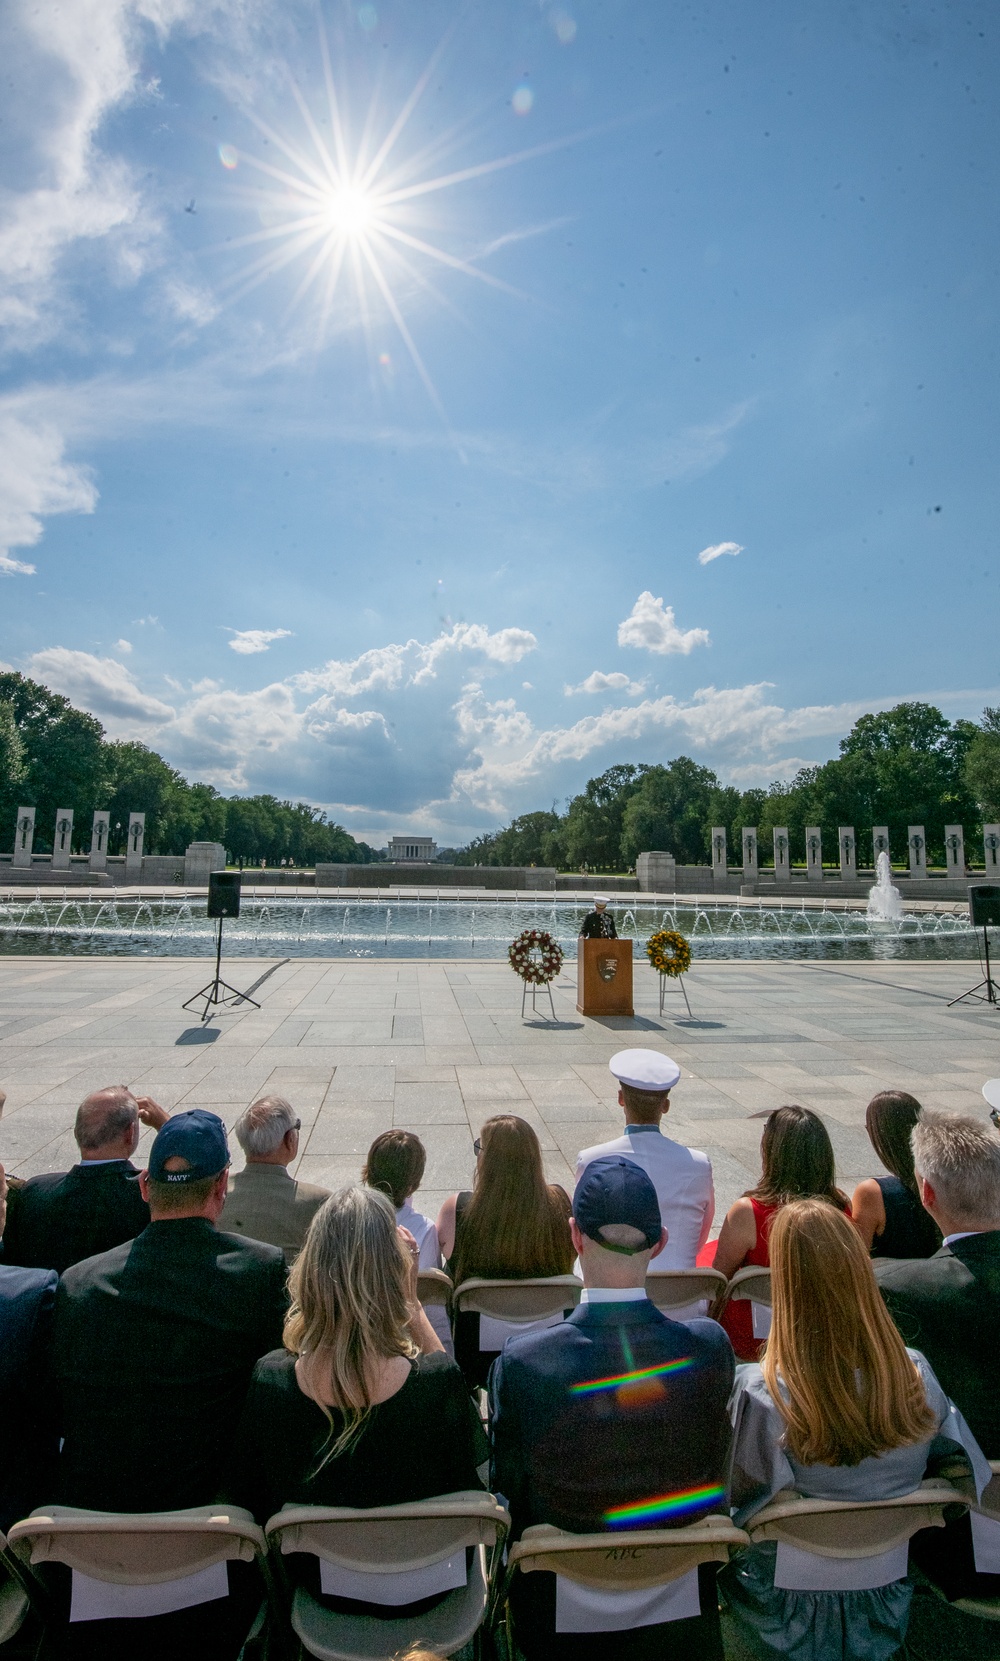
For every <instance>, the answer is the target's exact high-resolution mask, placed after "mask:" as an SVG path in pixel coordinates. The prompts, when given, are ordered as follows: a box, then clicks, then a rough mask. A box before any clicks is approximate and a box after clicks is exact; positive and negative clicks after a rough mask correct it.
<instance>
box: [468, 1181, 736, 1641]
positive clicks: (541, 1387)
mask: <svg viewBox="0 0 1000 1661" xmlns="http://www.w3.org/2000/svg"><path fill="white" fill-rule="evenodd" d="M570 1231H571V1234H572V1237H573V1244H574V1246H575V1247H576V1251H577V1254H578V1256H579V1259H580V1267H581V1270H582V1273H583V1280H584V1289H583V1292H582V1294H581V1299H580V1304H579V1307H578V1308H577V1309H575V1310H574V1311H573V1313H572V1314H571V1315H570V1316H569V1317H568V1318H567V1319H566V1320H565V1321H564V1322H562V1324H561V1325H559V1326H555V1327H549V1328H547V1329H545V1330H542V1331H535V1332H531V1333H527V1334H525V1335H523V1336H519V1337H514V1338H510V1339H508V1341H507V1343H506V1344H505V1346H504V1348H503V1351H502V1353H501V1355H500V1357H499V1359H498V1360H497V1361H496V1363H495V1364H494V1368H493V1372H492V1375H491V1379H490V1398H491V1406H492V1436H493V1483H492V1486H493V1488H494V1491H495V1492H497V1493H500V1494H503V1496H504V1501H505V1503H506V1504H507V1506H508V1508H509V1510H510V1513H511V1518H512V1523H513V1528H512V1537H513V1538H514V1539H515V1540H516V1539H518V1538H519V1537H520V1535H521V1534H522V1533H523V1531H524V1529H525V1528H528V1527H530V1526H532V1525H533V1524H535V1523H552V1524H555V1526H556V1527H558V1528H564V1529H569V1530H571V1531H573V1532H574V1533H591V1532H593V1531H595V1530H603V1529H608V1530H609V1531H612V1533H613V1535H614V1537H615V1538H617V1537H618V1534H619V1531H623V1532H624V1531H627V1530H628V1529H630V1528H669V1527H674V1526H682V1525H683V1524H685V1523H689V1522H693V1521H695V1520H696V1519H697V1518H698V1517H699V1516H702V1515H704V1514H705V1513H707V1512H709V1511H723V1512H724V1511H725V1509H726V1469H727V1463H728V1454H729V1440H730V1424H729V1417H728V1413H727V1404H728V1400H729V1394H730V1390H731V1388H732V1383H733V1375H734V1371H735V1363H734V1360H733V1352H732V1349H731V1347H730V1343H729V1339H728V1338H727V1337H726V1334H725V1333H724V1332H723V1330H722V1328H721V1327H720V1326H718V1325H717V1324H716V1322H714V1321H706V1320H694V1321H689V1322H684V1323H682V1322H679V1321H672V1320H670V1319H668V1317H667V1316H666V1315H663V1314H662V1313H661V1312H660V1311H659V1310H658V1309H657V1308H656V1307H655V1306H654V1305H653V1304H652V1303H651V1302H650V1301H649V1299H648V1298H647V1296H646V1291H645V1282H646V1274H647V1271H648V1269H649V1265H650V1262H651V1261H652V1260H653V1259H655V1258H656V1256H657V1254H658V1253H659V1252H660V1251H662V1249H663V1245H664V1243H665V1239H666V1234H665V1231H664V1230H663V1229H662V1227H661V1225H660V1207H659V1202H658V1200H657V1196H656V1189H655V1188H654V1186H653V1184H652V1182H651V1181H650V1178H649V1177H648V1176H647V1175H646V1173H645V1171H643V1170H641V1169H640V1167H639V1166H638V1165H636V1164H634V1163H633V1162H632V1161H631V1160H629V1159H627V1158H625V1157H623V1156H622V1155H621V1154H618V1155H613V1156H611V1157H608V1158H604V1159H595V1160H593V1161H592V1162H591V1163H590V1164H589V1165H588V1166H587V1168H586V1170H585V1171H584V1172H583V1175H582V1176H581V1178H580V1180H579V1182H578V1183H577V1185H576V1191H575V1193H574V1196H573V1217H572V1220H571V1222H570ZM512 1601H513V1609H514V1621H515V1632H516V1638H517V1642H518V1645H519V1647H520V1649H521V1650H522V1651H523V1652H524V1654H525V1656H526V1657H527V1658H528V1661H613V1658H615V1657H617V1656H619V1655H623V1656H624V1655H626V1654H627V1656H628V1658H629V1661H647V1658H650V1661H651V1658H652V1657H654V1656H655V1657H656V1658H657V1661H670V1658H671V1657H674V1656H677V1657H685V1658H687V1657H690V1656H691V1655H697V1656H699V1657H710V1658H718V1661H721V1657H722V1643H721V1637H720V1633H719V1622H718V1608H717V1598H716V1592H715V1572H714V1565H710V1566H708V1567H707V1569H705V1570H703V1571H699V1570H697V1569H692V1570H691V1571H690V1572H689V1573H688V1574H687V1575H683V1576H681V1578H680V1579H679V1580H677V1581H675V1582H674V1583H673V1584H672V1585H671V1586H669V1587H666V1588H657V1589H655V1590H653V1591H642V1592H608V1593H604V1592H600V1593H598V1592H593V1591H591V1590H589V1589H581V1588H579V1587H576V1586H574V1584H573V1583H572V1582H570V1581H568V1580H565V1579H563V1578H562V1577H561V1576H559V1575H554V1574H548V1573H544V1572H534V1573H532V1574H522V1575H517V1576H516V1577H515V1579H514V1582H513V1587H512Z"/></svg>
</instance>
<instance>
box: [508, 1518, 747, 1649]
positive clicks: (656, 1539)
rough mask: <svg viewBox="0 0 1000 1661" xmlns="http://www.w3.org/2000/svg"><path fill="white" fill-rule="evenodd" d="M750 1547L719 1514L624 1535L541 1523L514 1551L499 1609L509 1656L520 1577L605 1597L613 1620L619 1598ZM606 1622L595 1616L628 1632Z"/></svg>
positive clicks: (528, 1530)
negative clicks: (552, 1580) (549, 1577)
mask: <svg viewBox="0 0 1000 1661" xmlns="http://www.w3.org/2000/svg"><path fill="white" fill-rule="evenodd" d="M749 1543H750V1540H749V1535H747V1534H746V1533H745V1532H744V1530H743V1529H741V1528H737V1527H736V1525H735V1524H734V1523H732V1522H731V1521H730V1520H729V1518H728V1517H724V1516H720V1515H716V1514H714V1513H713V1514H710V1515H709V1516H707V1517H702V1518H701V1519H700V1520H699V1521H698V1522H694V1523H688V1524H687V1526H686V1527H684V1528H648V1529H628V1530H627V1531H626V1530H623V1531H622V1532H621V1533H600V1534H571V1533H568V1532H567V1531H566V1530H565V1529H561V1528H556V1527H554V1526H553V1525H552V1524H551V1523H537V1524H535V1525H534V1526H533V1527H531V1528H526V1529H525V1531H524V1533H523V1534H522V1536H521V1538H520V1540H518V1542H517V1543H516V1545H513V1546H512V1547H511V1548H510V1551H509V1554H508V1558H507V1573H506V1576H505V1577H504V1581H503V1584H502V1587H501V1588H500V1589H499V1591H498V1595H497V1597H496V1600H495V1603H494V1607H493V1612H492V1619H493V1623H494V1624H499V1622H500V1621H501V1620H504V1619H505V1620H506V1622H507V1640H508V1653H509V1654H510V1655H513V1654H515V1649H514V1638H515V1634H513V1633H512V1632H511V1611H510V1591H511V1585H512V1582H513V1580H514V1577H515V1575H517V1574H534V1573H536V1572H538V1571H539V1570H546V1571H548V1572H549V1573H551V1574H556V1575H558V1576H560V1577H561V1579H562V1580H564V1581H568V1582H570V1583H571V1585H572V1586H574V1587H581V1588H584V1589H585V1590H586V1591H587V1592H589V1593H592V1594H594V1593H596V1594H600V1595H602V1601H605V1602H606V1604H607V1609H608V1614H607V1615H605V1616H604V1619H605V1620H606V1621H609V1622H610V1620H612V1619H614V1614H613V1610H614V1602H615V1600H616V1598H617V1599H619V1600H622V1603H620V1605H619V1607H620V1608H621V1607H622V1606H623V1603H624V1600H625V1598H626V1595H627V1594H629V1593H632V1594H635V1593H641V1592H644V1591H645V1592H648V1591H652V1590H654V1589H657V1588H662V1589H667V1588H669V1587H671V1586H673V1585H675V1583H676V1582H678V1581H680V1580H681V1578H682V1577H683V1576H685V1575H689V1574H691V1573H692V1571H697V1569H698V1566H699V1564H701V1563H725V1562H728V1560H729V1557H730V1554H731V1553H732V1552H733V1551H737V1550H739V1548H740V1547H741V1546H746V1545H749ZM557 1609H558V1591H557ZM619 1618H620V1617H619ZM666 1618H669V1617H666ZM600 1619H601V1616H600V1615H597V1616H596V1617H595V1626H594V1630H595V1631H605V1630H609V1629H610V1630H625V1631H627V1630H628V1628H627V1627H625V1628H620V1627H619V1628H615V1627H610V1626H601V1625H598V1624H596V1622H597V1621H599V1620H600Z"/></svg>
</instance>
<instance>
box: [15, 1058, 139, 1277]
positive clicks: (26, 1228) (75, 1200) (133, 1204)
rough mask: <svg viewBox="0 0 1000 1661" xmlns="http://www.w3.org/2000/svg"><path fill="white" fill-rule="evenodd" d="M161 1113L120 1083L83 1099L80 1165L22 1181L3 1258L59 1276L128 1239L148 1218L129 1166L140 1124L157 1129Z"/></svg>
mask: <svg viewBox="0 0 1000 1661" xmlns="http://www.w3.org/2000/svg"><path fill="white" fill-rule="evenodd" d="M167 1117H168V1115H167V1113H166V1110H165V1109H164V1108H162V1107H160V1106H158V1105H157V1103H156V1102H154V1101H153V1100H152V1098H151V1097H149V1096H140V1097H138V1099H137V1098H136V1097H135V1096H133V1094H132V1092H131V1090H129V1089H128V1087H127V1086H126V1085H124V1084H114V1085H111V1086H110V1087H109V1088H108V1089H106V1090H95V1091H94V1093H93V1095H90V1096H87V1097H86V1099H85V1100H84V1101H82V1102H81V1103H80V1106H79V1108H78V1109H77V1114H76V1123H75V1125H74V1126H73V1135H74V1136H75V1138H76V1143H77V1147H78V1148H79V1149H80V1163H79V1164H78V1165H74V1166H73V1168H72V1170H69V1171H51V1172H49V1173H47V1174H46V1175H45V1176H38V1177H29V1179H28V1181H27V1182H25V1183H23V1184H22V1185H21V1187H20V1188H19V1189H18V1191H17V1193H16V1195H15V1196H14V1202H13V1203H12V1204H11V1206H10V1213H9V1216H8V1219H7V1226H6V1228H5V1230H4V1234H3V1257H2V1261H3V1262H4V1263H10V1264H14V1263H17V1264H19V1265H20V1266H21V1267H22V1268H28V1269H55V1270H56V1272H57V1274H62V1272H63V1270H64V1269H68V1268H69V1265H70V1264H71V1263H79V1262H80V1261H81V1260H82V1259H83V1258H85V1257H93V1256H94V1255H95V1254H96V1253H97V1252H106V1251H110V1250H111V1248H112V1246H118V1245H121V1243H122V1241H123V1240H134V1239H135V1236H136V1235H137V1234H139V1233H141V1231H142V1230H143V1229H144V1228H145V1227H146V1224H147V1223H148V1222H149V1207H148V1205H147V1204H146V1202H145V1200H144V1199H143V1197H142V1194H141V1193H140V1192H139V1173H138V1171H137V1170H136V1168H135V1166H134V1165H133V1164H132V1155H133V1154H134V1153H135V1150H136V1145H137V1143H138V1141H139V1136H140V1124H139V1121H140V1120H141V1121H142V1123H143V1124H146V1125H151V1126H152V1127H153V1129H154V1130H159V1128H160V1126H161V1125H163V1124H165V1123H166V1121H167Z"/></svg>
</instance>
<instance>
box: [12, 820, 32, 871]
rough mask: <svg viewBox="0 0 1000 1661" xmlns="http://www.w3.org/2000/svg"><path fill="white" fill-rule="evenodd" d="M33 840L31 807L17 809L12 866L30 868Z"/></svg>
mask: <svg viewBox="0 0 1000 1661" xmlns="http://www.w3.org/2000/svg"><path fill="white" fill-rule="evenodd" d="M34 840H35V810H34V808H33V807H19V808H18V810H17V829H16V831H15V832H14V859H13V863H14V865H17V866H25V865H28V866H30V864H31V848H32V844H33V842H34Z"/></svg>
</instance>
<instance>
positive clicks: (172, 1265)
mask: <svg viewBox="0 0 1000 1661" xmlns="http://www.w3.org/2000/svg"><path fill="white" fill-rule="evenodd" d="M228 1166H229V1149H228V1146H227V1142H226V1127H225V1125H224V1124H223V1123H222V1120H221V1119H220V1118H218V1117H217V1116H216V1114H214V1113H208V1112H206V1111H205V1110H204V1109H202V1108H195V1109H193V1110H192V1111H191V1112H189V1113H177V1114H175V1115H174V1117H173V1118H172V1119H168V1121H167V1123H166V1124H165V1125H164V1127H163V1129H162V1130H161V1131H160V1132H159V1134H158V1135H157V1137H156V1139H155V1141H154V1142H153V1145H152V1148H151V1149H150V1153H149V1169H148V1170H147V1171H143V1172H142V1173H141V1175H140V1178H139V1182H140V1186H141V1189H142V1195H143V1198H144V1199H145V1200H146V1201H147V1202H148V1204H149V1207H150V1215H151V1218H152V1220H151V1222H150V1223H149V1224H148V1225H147V1227H146V1228H145V1229H144V1230H143V1232H142V1233H141V1234H140V1235H139V1237H138V1238H137V1239H136V1240H132V1241H129V1242H127V1243H126V1244H124V1245H121V1246H117V1247H116V1248H115V1249H114V1250H113V1251H109V1252H105V1253H103V1254H102V1255H101V1256H99V1257H92V1258H90V1259H89V1260H88V1261H86V1262H84V1263H78V1264H76V1265H74V1267H72V1268H70V1269H67V1271H66V1273H65V1274H64V1276H63V1278H62V1280H61V1281H60V1284H59V1290H58V1292H57V1294H56V1309H55V1326H54V1368H55V1377H56V1386H57V1393H58V1397H59V1413H60V1428H61V1431H62V1434H63V1437H64V1443H63V1448H62V1453H61V1456H60V1474H59V1481H58V1484H57V1489H58V1494H57V1497H58V1498H59V1499H60V1500H61V1501H62V1502H63V1503H64V1504H67V1505H82V1506H88V1507H91V1508H92V1509H94V1510H98V1511H161V1510H175V1509H178V1508H180V1507H184V1506H190V1505H203V1504H206V1503H207V1502H208V1501H209V1500H210V1499H211V1498H212V1496H213V1494H214V1493H215V1491H216V1487H217V1485H218V1482H219V1478H220V1476H221V1474H222V1469H223V1466H224V1463H225V1459H226V1455H227V1452H228V1449H229V1445H230V1442H231V1439H232V1436H233V1434H234V1432H235V1428H236V1423H237V1420H238V1418H239V1413H240V1410H241V1408H242V1406H243V1400H244V1397H245V1395H246V1390H247V1386H248V1384H249V1382H250V1374H251V1372H252V1370H253V1367H254V1363H255V1362H256V1361H257V1360H258V1359H259V1357H260V1356H262V1355H266V1354H267V1352H268V1351H269V1350H272V1349H274V1348H275V1345H276V1344H278V1343H279V1342H280V1340H281V1327H282V1321H283V1319H284V1315H285V1309H286V1306H287V1300H286V1294H285V1264H284V1259H283V1258H282V1255H281V1253H280V1251H278V1250H277V1249H276V1247H274V1246H268V1245H263V1244H262V1243H261V1242H260V1241H257V1240H245V1239H243V1238H242V1237H241V1236H240V1235H236V1234H222V1233H220V1232H219V1231H218V1230H217V1229H216V1228H215V1223H216V1221H217V1219H218V1217H219V1215H220V1213H221V1211H222V1207H223V1204H224V1203H225V1198H226V1178H227V1173H228Z"/></svg>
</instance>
